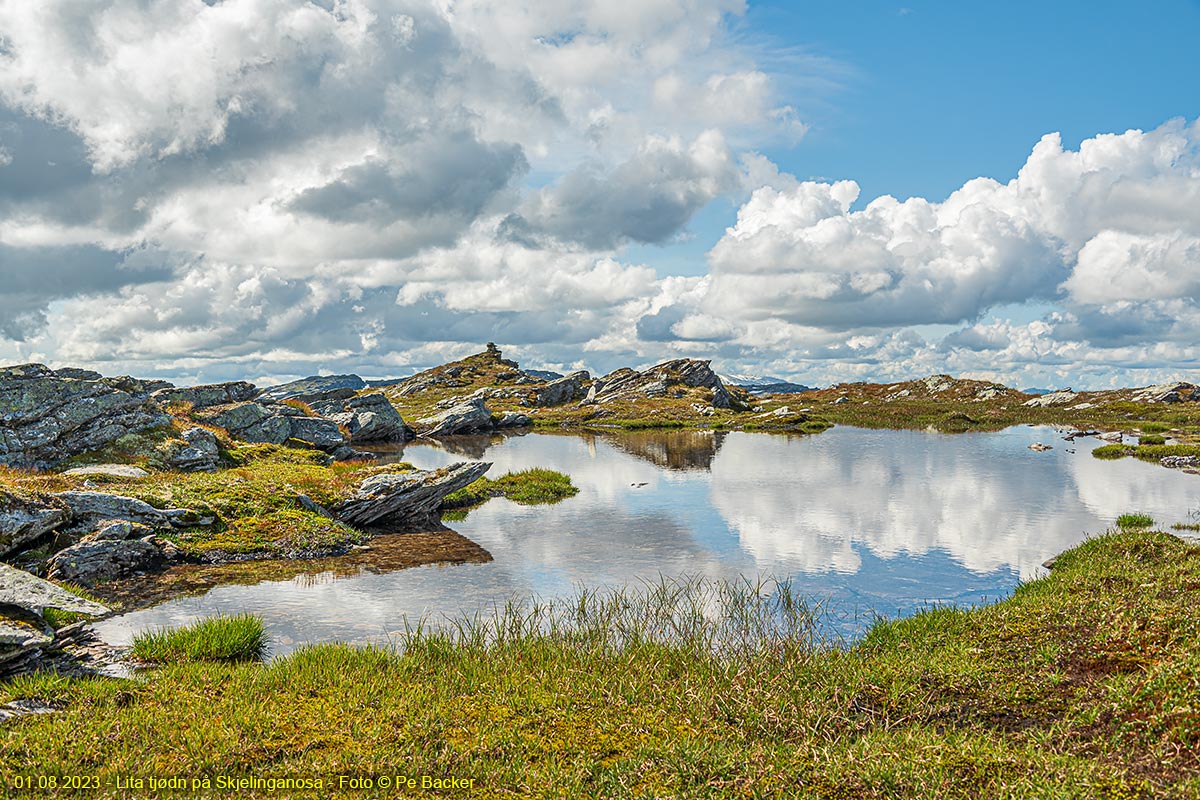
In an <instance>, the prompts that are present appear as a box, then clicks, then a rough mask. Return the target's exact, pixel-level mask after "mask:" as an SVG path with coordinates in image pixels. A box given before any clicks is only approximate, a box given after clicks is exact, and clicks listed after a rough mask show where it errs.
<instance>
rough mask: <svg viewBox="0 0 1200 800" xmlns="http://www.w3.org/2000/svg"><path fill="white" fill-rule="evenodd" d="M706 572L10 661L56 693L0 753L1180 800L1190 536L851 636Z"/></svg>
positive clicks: (1142, 538)
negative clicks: (78, 656) (383, 623)
mask: <svg viewBox="0 0 1200 800" xmlns="http://www.w3.org/2000/svg"><path fill="white" fill-rule="evenodd" d="M709 586H710V588H709V589H708V590H705V591H700V592H697V591H693V590H688V589H686V585H685V588H683V589H680V588H679V585H677V584H668V585H666V586H665V587H664V588H662V589H660V588H658V587H653V586H652V587H649V588H648V589H646V590H645V591H644V592H642V593H626V594H624V595H621V594H620V593H617V594H615V595H602V596H597V595H590V596H589V595H585V596H583V597H582V598H581V599H578V600H577V603H575V604H560V605H559V606H558V607H557V610H556V611H555V610H546V608H545V607H544V606H542V607H540V608H541V609H542V610H541V611H536V609H537V608H539V607H538V606H536V605H534V604H524V605H521V604H517V605H515V606H510V607H507V608H505V609H503V610H501V611H499V612H498V613H497V614H495V615H494V616H485V617H483V618H481V619H479V620H474V621H468V622H464V623H462V624H460V626H459V628H456V629H452V630H450V631H448V632H447V631H441V632H438V631H432V630H420V629H418V630H415V631H412V632H410V635H409V636H408V637H407V638H406V641H405V644H406V647H407V649H406V651H405V652H404V653H403V654H398V653H395V652H391V651H389V650H385V649H380V648H352V647H345V646H337V645H322V646H318V647H311V648H306V649H303V650H301V651H299V652H297V653H294V654H292V655H290V656H287V657H285V658H280V659H278V660H276V661H273V662H271V663H269V664H266V665H260V664H208V663H185V664H177V665H172V666H168V667H164V668H162V669H160V670H155V671H152V672H151V673H150V674H149V675H148V676H146V677H144V678H143V679H141V680H136V681H135V680H114V679H94V680H74V679H66V678H63V677H60V676H56V675H52V674H43V675H35V676H30V677H24V678H20V679H18V680H15V681H13V682H12V683H9V684H6V685H3V686H0V700H9V699H15V698H36V699H42V700H48V701H51V702H53V703H54V704H55V705H56V706H57V707H58V708H59V709H60V711H59V712H58V713H56V714H48V715H35V716H30V717H27V718H23V719H20V720H18V721H15V722H9V723H6V725H5V735H4V738H3V744H0V770H3V771H4V773H5V774H8V775H13V774H18V773H21V774H25V773H30V774H34V775H37V774H43V775H56V776H64V775H73V774H81V773H82V774H89V775H97V776H100V778H101V779H102V781H108V783H103V784H102V785H103V786H106V787H107V788H104V789H101V790H100V791H99V792H94V791H87V792H80V793H79V794H86V795H87V796H89V797H94V796H110V797H111V796H119V795H120V794H121V793H120V792H118V791H117V790H116V789H115V788H113V784H112V783H111V781H112V780H113V779H114V778H115V777H116V776H122V775H126V776H127V775H143V776H146V775H156V776H163V775H173V774H183V775H188V776H194V775H206V774H207V775H213V776H215V775H252V776H260V777H268V776H269V777H274V778H282V777H288V776H292V777H318V776H321V777H326V776H333V779H334V780H335V781H336V776H338V775H363V774H373V775H379V774H385V773H392V772H398V773H403V774H406V775H418V776H419V775H431V776H438V777H456V778H461V779H472V780H474V782H475V784H474V786H475V788H474V790H473V791H471V792H469V793H468V792H465V791H464V792H458V793H457V794H456V793H454V792H449V793H447V794H449V795H451V796H468V795H469V796H482V797H497V796H522V797H524V796H533V797H571V798H574V797H580V798H590V797H647V798H649V797H712V798H724V797H730V796H739V797H742V796H744V797H831V798H833V797H844V798H891V797H939V798H981V797H987V798H1028V797H1052V798H1067V797H1079V798H1093V797H1097V798H1099V797H1112V798H1126V797H1130V798H1132V797H1196V796H1198V795H1200V759H1198V758H1197V757H1196V753H1197V752H1198V751H1200V709H1198V708H1197V703H1196V692H1197V686H1198V685H1200V622H1198V620H1197V616H1196V613H1195V609H1196V607H1197V605H1198V604H1200V549H1197V548H1193V547H1190V546H1188V545H1186V544H1185V543H1183V542H1181V541H1180V540H1178V539H1176V538H1174V537H1172V536H1168V535H1166V534H1162V533H1153V532H1147V531H1137V532H1122V533H1115V534H1108V535H1104V536H1100V537H1097V538H1094V539H1091V540H1089V541H1087V542H1085V543H1083V544H1082V545H1080V546H1079V547H1077V548H1075V549H1073V550H1071V551H1069V552H1067V553H1065V554H1062V555H1061V556H1060V557H1059V559H1058V561H1057V563H1056V565H1055V567H1054V569H1053V570H1052V571H1051V572H1050V573H1049V575H1047V576H1046V577H1044V578H1040V579H1038V580H1035V581H1031V582H1029V583H1025V584H1023V585H1021V586H1020V587H1019V588H1018V589H1017V590H1016V592H1015V593H1014V594H1013V596H1012V597H1011V598H1009V599H1007V600H1005V601H1002V602H1000V603H997V604H994V605H990V606H986V607H981V608H974V609H954V608H935V609H931V610H929V611H927V612H925V613H922V614H918V615H916V616H914V617H911V618H908V619H905V620H899V621H894V622H883V623H879V624H877V625H875V626H874V627H873V628H872V629H871V631H870V632H869V633H868V635H867V636H866V638H865V639H863V640H862V641H861V642H860V643H858V644H856V645H854V646H853V647H849V648H839V647H831V646H828V645H826V644H824V643H822V642H821V641H820V639H819V638H815V637H813V636H811V635H810V634H811V631H812V628H811V625H810V623H811V622H812V620H813V619H814V617H813V613H814V612H815V611H818V609H814V608H813V607H812V606H810V605H807V604H803V603H793V604H792V605H790V606H788V605H787V604H786V603H784V602H783V600H784V596H779V595H777V594H776V593H769V594H767V595H766V598H767V599H766V600H764V599H763V595H762V594H761V593H757V592H756V591H753V588H754V587H749V589H748V587H746V586H744V585H743V586H735V587H729V588H728V591H725V590H723V589H721V588H720V587H719V586H718V587H717V589H716V591H717V594H718V595H720V594H721V592H722V591H725V594H724V596H723V597H714V596H713V594H712V593H711V592H712V586H711V585H709ZM773 595H775V596H777V598H778V599H776V600H770V599H769V598H770V597H771V596H773ZM756 597H758V599H757V600H756V599H755V598H756ZM788 597H792V599H793V600H794V596H791V595H789V596H788ZM606 598H609V599H606ZM771 603H775V605H774V606H772V605H771ZM787 608H791V609H792V610H793V613H792V616H790V617H789V616H788V614H787V613H785V612H786V609H787ZM764 612H767V613H764ZM722 631H723V633H722ZM326 793H329V792H328V791H327V792H326ZM243 794H244V796H250V797H265V796H273V795H270V794H269V792H268V791H267V790H265V789H262V790H253V789H252V790H248V791H246V792H244V793H243ZM396 794H397V793H396V792H395V790H394V789H391V790H385V789H380V788H378V787H376V788H374V789H370V790H366V791H363V792H361V793H358V794H356V795H355V796H359V797H394V796H396ZM331 796H333V795H332V794H331Z"/></svg>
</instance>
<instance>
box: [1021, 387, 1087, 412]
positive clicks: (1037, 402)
mask: <svg viewBox="0 0 1200 800" xmlns="http://www.w3.org/2000/svg"><path fill="white" fill-rule="evenodd" d="M1077 397H1079V394H1078V393H1077V392H1072V391H1071V390H1070V389H1060V390H1058V391H1057V392H1050V393H1049V394H1043V395H1038V396H1037V397H1034V398H1032V399H1030V400H1026V401H1025V402H1024V403H1022V404H1021V405H1023V406H1028V407H1029V408H1049V407H1050V406H1065V405H1067V404H1069V403H1073V402H1075V398H1077Z"/></svg>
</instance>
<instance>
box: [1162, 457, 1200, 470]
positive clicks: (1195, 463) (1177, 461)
mask: <svg viewBox="0 0 1200 800" xmlns="http://www.w3.org/2000/svg"><path fill="white" fill-rule="evenodd" d="M1158 463H1159V464H1161V465H1163V466H1164V467H1169V468H1171V469H1188V468H1189V467H1200V456H1163V457H1162V458H1160V459H1159V460H1158Z"/></svg>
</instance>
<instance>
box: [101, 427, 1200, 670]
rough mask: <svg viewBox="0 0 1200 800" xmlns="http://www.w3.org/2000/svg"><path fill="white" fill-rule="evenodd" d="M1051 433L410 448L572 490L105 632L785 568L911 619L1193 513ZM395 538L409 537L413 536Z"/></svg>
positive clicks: (315, 619) (333, 626) (365, 617)
mask: <svg viewBox="0 0 1200 800" xmlns="http://www.w3.org/2000/svg"><path fill="white" fill-rule="evenodd" d="M1054 437H1055V433H1054V431H1052V430H1049V429H1046V428H1040V429H1039V428H1025V427H1023V428H1011V429H1009V430H1006V431H1000V432H997V433H972V434H963V435H945V434H935V433H925V432H918V431H886V430H860V429H853V428H835V429H833V430H831V431H828V432H826V433H823V434H820V435H819V436H803V437H786V436H779V435H769V434H750V433H742V432H731V433H727V434H717V433H708V432H703V431H630V432H621V431H613V432H611V433H610V432H605V433H594V434H571V435H568V434H555V435H544V434H540V433H536V434H529V435H525V436H511V435H509V436H490V437H470V440H469V442H463V441H461V437H460V438H457V439H453V440H449V441H443V442H440V443H437V444H434V443H429V442H423V441H421V440H417V441H415V442H410V443H409V444H408V445H407V446H405V447H404V448H402V449H401V448H396V449H395V450H394V451H392V452H389V453H387V454H386V456H385V458H386V460H389V461H392V460H395V461H400V460H403V461H408V462H411V463H412V464H414V465H415V466H417V467H420V468H425V469H429V468H434V467H440V466H444V465H445V464H448V463H450V462H452V461H456V460H461V459H462V457H463V455H464V454H469V455H470V457H475V458H486V460H488V461H491V462H493V464H494V466H493V467H492V470H491V473H490V474H491V475H492V476H493V477H495V476H499V475H503V474H504V473H506V472H511V471H518V470H523V469H528V468H530V467H548V468H551V469H556V470H559V471H562V472H565V473H567V474H569V475H570V476H571V480H572V481H573V482H574V483H575V485H576V486H577V487H578V488H579V494H578V495H577V496H575V497H572V498H570V499H568V500H566V501H564V502H562V503H559V504H557V505H550V506H520V505H517V504H514V503H511V502H509V501H507V500H504V499H495V500H492V501H490V502H488V503H486V504H484V505H483V506H481V507H479V508H477V509H475V510H473V511H472V512H471V514H470V515H469V516H468V517H467V519H465V520H463V521H461V522H454V523H452V527H453V528H454V529H455V530H456V531H458V532H459V533H460V534H461V535H462V536H463V537H466V539H467V540H470V541H471V542H477V543H478V546H479V547H480V548H482V550H483V551H486V553H490V554H491V556H492V557H494V559H495V560H494V561H488V560H487V559H486V558H483V559H480V560H479V561H471V560H469V559H465V558H464V559H461V562H466V563H461V562H460V563H461V565H460V566H451V567H448V568H446V569H396V570H395V571H392V572H389V573H387V574H371V572H370V571H369V570H370V569H371V567H370V566H369V565H371V564H373V563H377V562H376V561H375V559H376V558H381V557H382V555H383V554H382V553H380V552H378V551H377V550H372V551H366V552H363V553H360V554H356V556H355V557H354V558H355V559H356V563H357V564H358V566H356V567H355V569H359V570H360V571H359V572H357V573H355V572H354V571H353V570H347V571H346V572H344V573H342V574H345V575H346V577H341V578H338V579H336V580H334V579H333V575H332V574H329V576H328V577H320V576H322V575H326V573H327V572H329V570H331V569H333V568H332V567H330V568H323V567H317V568H308V567H303V566H301V567H298V568H297V569H298V571H297V573H295V574H297V575H298V574H307V575H315V576H317V577H316V578H315V579H314V580H316V581H325V582H324V583H317V584H315V585H305V584H303V583H301V582H297V581H294V580H282V581H281V580H279V579H278V576H277V577H276V578H275V579H273V580H268V581H266V582H263V583H259V584H257V585H254V586H242V587H234V586H229V585H226V586H221V587H218V588H216V589H213V590H212V591H210V592H208V593H207V594H205V595H203V596H202V597H196V598H191V599H187V600H176V601H172V602H169V603H165V604H162V605H160V606H158V607H156V608H152V609H147V610H145V611H143V612H137V613H134V614H130V615H127V616H126V617H124V618H118V619H113V620H109V621H107V622H106V623H104V624H105V626H106V628H105V631H106V635H111V636H112V637H113V638H114V639H115V640H116V641H115V643H118V644H119V643H122V641H127V640H128V638H129V637H130V636H131V635H132V633H133V632H134V631H136V630H139V629H141V628H144V627H148V626H154V625H162V624H179V623H180V622H186V621H188V620H190V619H193V618H195V617H196V616H201V615H204V614H211V613H235V612H238V611H251V612H253V613H258V614H262V615H263V616H264V617H265V618H266V619H267V622H268V628H269V630H270V632H271V633H272V635H275V636H278V637H280V639H279V640H280V641H284V640H285V639H286V640H287V641H286V642H284V644H283V645H280V649H279V650H278V652H286V651H287V650H288V649H291V648H292V647H293V646H295V645H296V644H298V643H303V642H312V641H327V640H329V639H352V640H355V641H369V640H379V639H380V638H381V637H383V638H386V637H387V636H389V635H392V634H393V633H394V632H395V631H396V630H398V629H402V626H403V620H404V619H405V618H406V617H407V618H408V619H410V620H414V619H418V618H434V619H438V618H441V617H442V616H443V615H448V616H457V615H460V614H476V613H485V614H486V613H488V610H489V609H490V608H492V607H493V606H494V605H495V604H500V605H502V604H503V603H504V602H505V601H506V600H507V599H509V598H511V597H514V596H515V597H521V598H524V597H528V596H529V595H540V596H542V597H547V598H548V597H556V596H559V597H560V596H564V595H570V594H573V593H575V592H577V591H578V589H579V587H580V586H586V587H604V586H621V585H635V586H636V585H637V584H638V582H639V581H642V580H647V581H653V580H656V579H657V578H658V577H659V576H660V575H665V576H679V575H684V574H686V575H704V576H708V577H713V578H724V579H735V578H737V577H739V576H751V577H753V576H758V575H769V576H773V577H780V578H786V577H790V578H792V579H793V581H794V582H795V585H796V588H797V590H798V591H801V592H805V593H809V594H812V595H816V596H819V597H824V598H831V599H832V600H833V602H834V604H835V605H836V606H838V607H840V608H843V609H850V613H852V612H853V611H854V610H857V611H859V612H861V611H864V610H867V609H869V610H873V611H878V612H880V613H884V614H888V615H894V614H897V613H900V614H907V613H911V612H913V611H915V610H918V609H920V608H922V607H925V606H926V605H927V604H928V603H931V602H932V603H937V602H961V603H974V602H980V601H982V600H985V599H994V598H996V597H999V596H1003V595H1004V594H1006V593H1007V592H1009V591H1011V590H1012V588H1013V587H1014V586H1016V584H1017V583H1018V581H1019V580H1021V579H1028V578H1030V577H1033V576H1035V575H1037V574H1038V572H1039V566H1038V565H1039V564H1040V563H1041V562H1042V561H1044V560H1045V559H1047V558H1049V557H1050V556H1052V555H1054V554H1056V553H1058V552H1060V551H1061V550H1063V549H1065V548H1067V547H1070V546H1072V545H1074V544H1076V543H1078V542H1080V541H1081V540H1082V539H1083V538H1084V537H1085V536H1087V535H1088V534H1090V533H1099V532H1102V531H1103V530H1105V529H1106V528H1107V527H1110V526H1111V525H1112V524H1113V522H1114V520H1115V519H1116V517H1117V516H1118V515H1119V514H1122V513H1124V512H1126V511H1142V512H1146V513H1149V514H1151V515H1152V516H1154V517H1155V519H1156V520H1158V522H1159V524H1160V525H1163V526H1168V525H1170V524H1171V523H1172V522H1182V521H1187V514H1188V511H1189V510H1190V509H1192V508H1196V507H1197V506H1200V479H1198V478H1196V476H1193V475H1186V474H1183V473H1180V472H1179V471H1177V470H1167V469H1163V468H1161V467H1158V466H1157V465H1153V464H1146V463H1142V462H1138V461H1134V460H1131V459H1126V460H1124V461H1118V462H1111V461H1099V460H1097V459H1094V458H1092V456H1091V454H1090V452H1089V448H1090V447H1093V446H1095V445H1096V444H1098V443H1097V442H1095V441H1094V440H1082V439H1081V440H1078V441H1076V443H1075V444H1074V445H1073V446H1072V447H1071V448H1070V449H1068V448H1065V447H1056V448H1055V449H1053V450H1050V451H1047V452H1043V453H1037V452H1033V451H1031V450H1029V447H1028V446H1029V445H1030V444H1031V443H1033V442H1034V441H1039V440H1041V441H1056V440H1055V438H1054ZM1072 451H1077V452H1072ZM447 535H448V534H447ZM396 540H397V547H398V548H400V549H403V546H406V545H407V544H409V543H411V542H412V541H415V540H409V537H408V536H400V537H396ZM464 541H465V540H464ZM347 563H349V562H347ZM378 563H382V562H378ZM448 563H456V562H454V561H453V560H452V559H451V560H449V562H448ZM384 568H386V567H384ZM322 570H324V571H322ZM203 588H204V587H199V589H200V590H202V589H203Z"/></svg>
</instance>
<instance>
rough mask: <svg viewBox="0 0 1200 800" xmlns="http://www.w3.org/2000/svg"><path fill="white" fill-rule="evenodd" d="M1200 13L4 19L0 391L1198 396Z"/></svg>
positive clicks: (58, 3) (338, 1)
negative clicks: (846, 388) (618, 390)
mask: <svg viewBox="0 0 1200 800" xmlns="http://www.w3.org/2000/svg"><path fill="white" fill-rule="evenodd" d="M1197 34H1200V3H1198V2H1196V1H1195V0H1162V1H1161V2H1158V3H1155V4H1153V5H1152V6H1148V5H1146V4H1141V5H1138V4H1130V3H1115V2H1089V3H1083V2H1069V1H1067V0H1064V1H1063V2H1058V3H1054V4H1045V3H1033V2H1025V0H1021V1H1019V2H1010V3H1003V4H987V5H984V4H974V3H954V4H950V3H933V2H929V3H922V2H911V1H909V2H903V3H895V2H883V1H882V0H878V1H877V0H856V2H854V3H844V2H843V3H835V2H790V3H765V2H764V3H758V2H743V1H742V0H641V2H638V3H614V2H611V0H607V1H606V0H587V1H586V2H564V1H563V0H545V1H544V2H538V3H518V2H495V1H494V0H492V1H489V0H426V1H425V2H419V1H416V2H408V1H407V0H312V1H311V2H303V1H302V0H96V2H87V3H81V2H76V1H74V0H42V2H38V3H29V2H26V1H25V0H0V363H19V362H26V361H40V362H43V363H48V364H50V365H52V366H67V365H72V366H85V367H91V368H94V369H97V370H100V371H101V372H104V373H106V374H135V375H140V376H146V377H162V378H167V379H169V380H175V381H177V382H181V383H184V382H196V381H218V380H229V379H241V378H247V379H251V380H255V381H258V382H260V383H264V384H266V383H272V382H277V381H280V380H286V379H289V378H293V377H300V376H304V375H310V374H319V373H341V372H358V373H359V374H361V375H364V376H366V377H395V376H404V375H408V374H411V373H412V372H414V371H416V370H418V369H422V368H425V367H428V366H432V365H434V364H438V363H442V362H444V361H447V360H450V359H453V358H457V357H461V356H463V355H466V354H469V353H472V352H478V351H479V350H481V349H482V345H483V344H484V343H485V342H488V341H494V342H496V343H498V344H499V345H500V346H501V348H502V349H503V350H504V351H505V354H506V355H507V356H509V357H512V358H516V359H518V360H519V361H520V362H521V363H522V364H523V365H525V366H528V367H539V368H549V369H559V370H567V369H575V368H589V369H591V370H593V371H595V372H598V373H604V372H607V371H609V370H611V369H615V368H617V367H620V366H642V365H648V364H651V363H654V362H656V361H660V360H664V359H667V358H675V357H685V356H686V357H696V358H711V359H712V360H713V365H714V367H716V368H717V369H718V370H720V371H723V372H733V373H743V374H759V375H773V376H778V377H783V378H788V379H792V380H796V381H799V382H802V383H807V384H810V385H825V384H829V383H834V382H838V381H852V380H878V381H888V380H901V379H906V378H911V377H917V376H922V375H928V374H931V373H939V372H946V373H951V374H954V375H961V376H966V377H976V378H985V379H991V380H998V381H1001V382H1004V383H1007V384H1010V385H1016V386H1019V387H1026V386H1039V387H1063V386H1074V387H1075V388H1103V387H1108V386H1118V385H1145V384H1149V383H1155V382H1159V381H1164V380H1168V379H1174V378H1183V379H1188V378H1191V379H1192V380H1200V374H1198V372H1200V370H1197V365H1198V362H1200V344H1198V343H1197V342H1198V337H1197V335H1196V333H1195V331H1196V330H1197V329H1198V327H1200V299H1198V298H1200V121H1198V119H1200V86H1198V85H1197V83H1196V81H1195V80H1194V78H1195V76H1196V75H1197V74H1200V48H1196V47H1195V45H1194V42H1195V40H1196V37H1197Z"/></svg>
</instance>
